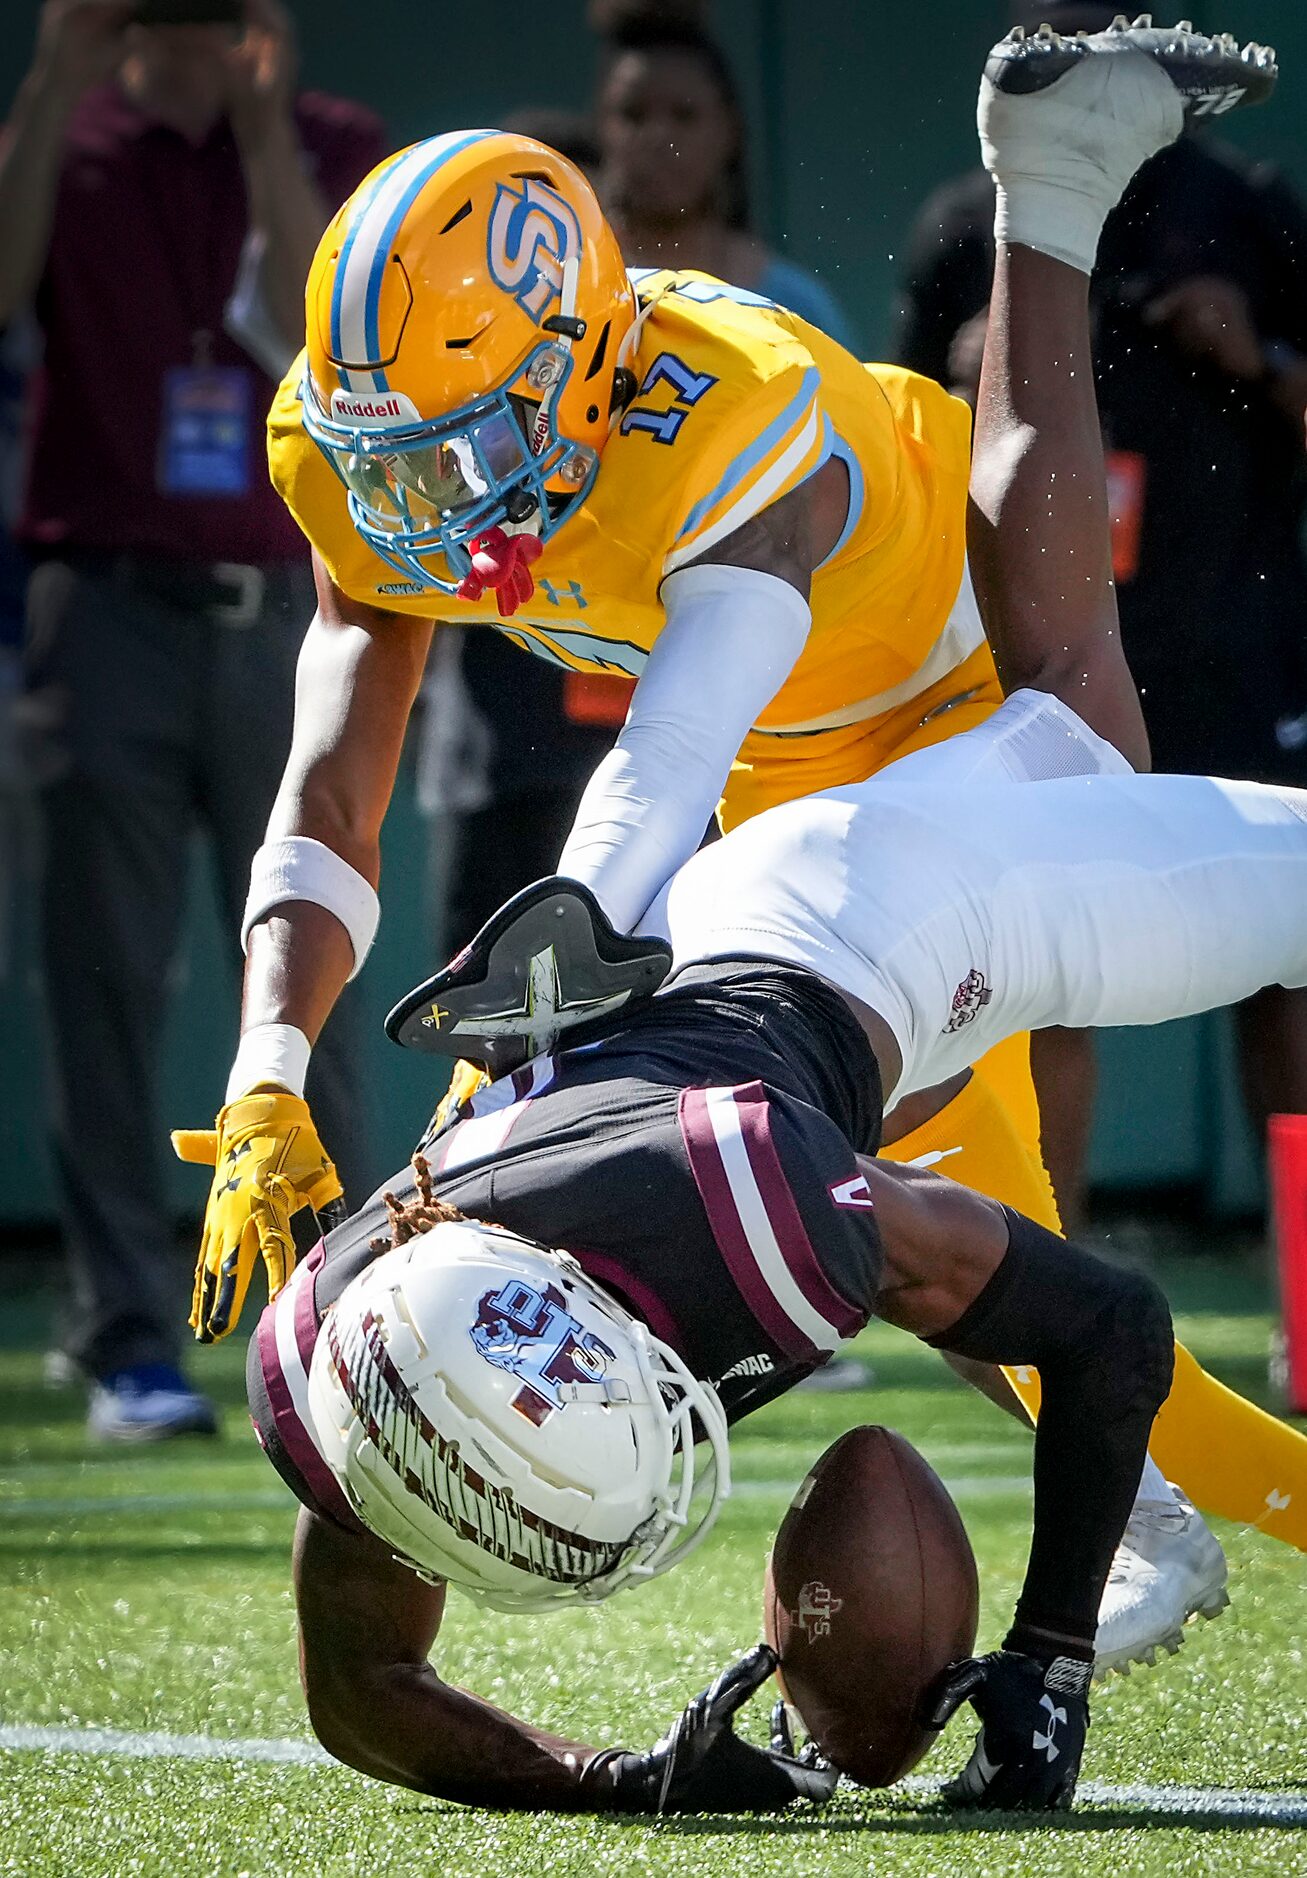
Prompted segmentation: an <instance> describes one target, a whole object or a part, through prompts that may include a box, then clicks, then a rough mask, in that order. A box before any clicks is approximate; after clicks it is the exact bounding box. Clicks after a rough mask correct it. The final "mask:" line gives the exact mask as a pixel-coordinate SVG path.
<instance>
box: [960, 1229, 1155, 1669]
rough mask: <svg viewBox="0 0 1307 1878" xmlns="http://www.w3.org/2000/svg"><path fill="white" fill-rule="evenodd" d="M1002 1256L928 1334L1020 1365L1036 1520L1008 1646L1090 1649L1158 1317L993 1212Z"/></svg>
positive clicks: (1047, 1240) (1141, 1424)
mask: <svg viewBox="0 0 1307 1878" xmlns="http://www.w3.org/2000/svg"><path fill="white" fill-rule="evenodd" d="M1004 1212H1005V1213H1006V1216H1007V1219H1008V1223H1009V1233H1010V1240H1009V1246H1008V1251H1007V1256H1006V1257H1005V1258H1004V1259H1003V1260H1002V1262H1001V1263H1000V1264H999V1266H998V1268H997V1270H996V1271H995V1273H994V1277H993V1278H992V1280H991V1281H990V1283H989V1284H988V1285H987V1286H986V1287H985V1289H984V1290H983V1291H982V1292H981V1293H980V1295H979V1296H978V1297H977V1298H976V1299H975V1301H974V1303H973V1304H972V1305H971V1306H970V1307H969V1308H968V1309H967V1310H966V1311H965V1312H964V1313H963V1315H962V1316H961V1318H959V1320H958V1321H957V1323H955V1324H953V1325H952V1326H951V1327H950V1328H949V1329H948V1330H946V1331H944V1332H941V1333H940V1334H938V1335H936V1336H933V1337H931V1338H930V1339H929V1341H930V1342H931V1343H933V1344H935V1345H936V1346H937V1347H939V1348H941V1349H944V1350H950V1351H955V1352H956V1353H957V1354H959V1355H961V1356H965V1357H971V1358H973V1359H974V1360H976V1361H979V1362H986V1363H1008V1364H1017V1363H1029V1364H1032V1365H1033V1366H1034V1367H1036V1368H1037V1369H1038V1370H1039V1375H1040V1382H1041V1384H1042V1386H1043V1401H1042V1404H1041V1408H1040V1414H1039V1422H1038V1426H1037V1428H1036V1432H1035V1469H1034V1471H1035V1528H1034V1536H1033V1539H1032V1542H1031V1550H1030V1563H1029V1568H1028V1570H1027V1574H1026V1581H1025V1585H1024V1588H1023V1590H1022V1593H1021V1599H1020V1602H1019V1604H1018V1606H1017V1619H1016V1625H1015V1628H1014V1631H1013V1633H1012V1638H1011V1641H1012V1644H1013V1647H1014V1648H1018V1649H1030V1648H1032V1647H1043V1648H1055V1649H1057V1650H1059V1651H1062V1652H1069V1653H1071V1654H1079V1655H1081V1656H1083V1657H1086V1658H1088V1657H1089V1656H1091V1655H1092V1654H1093V1643H1094V1635H1095V1631H1096V1629H1097V1620H1098V1607H1099V1603H1100V1601H1101V1598H1102V1593H1103V1587H1104V1585H1105V1583H1106V1581H1107V1573H1108V1570H1109V1567H1110V1565H1111V1562H1112V1554H1113V1552H1114V1551H1115V1549H1116V1547H1117V1545H1118V1543H1119V1542H1120V1538H1121V1534H1122V1532H1123V1531H1124V1529H1125V1522H1126V1520H1127V1518H1128V1517H1129V1514H1130V1508H1131V1505H1132V1504H1133V1502H1134V1497H1135V1494H1136V1492H1137V1490H1138V1486H1139V1476H1140V1473H1141V1471H1142V1468H1143V1464H1144V1457H1145V1455H1146V1454H1147V1452H1148V1438H1149V1434H1150V1432H1151V1429H1152V1425H1153V1420H1154V1417H1155V1416H1156V1414H1157V1410H1158V1409H1159V1408H1160V1406H1161V1404H1162V1402H1163V1401H1164V1399H1165V1397H1166V1392H1167V1390H1168V1388H1169V1387H1170V1379H1171V1363H1172V1351H1173V1343H1172V1335H1171V1319H1170V1313H1169V1311H1168V1310H1167V1307H1166V1301H1165V1299H1164V1298H1163V1297H1162V1295H1161V1293H1160V1292H1159V1291H1158V1289H1157V1287H1156V1286H1155V1285H1153V1284H1152V1283H1151V1282H1150V1281H1149V1280H1147V1279H1145V1278H1142V1277H1140V1276H1139V1275H1138V1274H1137V1273H1134V1272H1123V1271H1118V1270H1116V1269H1115V1268H1114V1267H1112V1266H1109V1265H1106V1264H1105V1263H1104V1262H1103V1261H1102V1260H1100V1259H1096V1258H1094V1257H1092V1256H1091V1255H1090V1254H1089V1253H1087V1252H1083V1251H1082V1250H1081V1249H1080V1248H1079V1247H1078V1246H1075V1245H1072V1244H1070V1243H1068V1242H1067V1241H1066V1240H1062V1239H1059V1238H1057V1236H1056V1235H1055V1234H1053V1233H1050V1232H1046V1231H1045V1230H1044V1229H1043V1227H1040V1226H1036V1225H1035V1224H1034V1223H1033V1222H1032V1221H1031V1220H1028V1219H1024V1218H1023V1217H1022V1216H1021V1215H1020V1214H1015V1213H1012V1212H1011V1211H1010V1209H1007V1208H1005V1209H1004Z"/></svg>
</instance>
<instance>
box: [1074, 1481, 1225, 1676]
mask: <svg viewBox="0 0 1307 1878" xmlns="http://www.w3.org/2000/svg"><path fill="white" fill-rule="evenodd" d="M1171 1492H1172V1494H1173V1495H1174V1498H1173V1499H1171V1500H1136V1501H1135V1507H1134V1511H1133V1512H1132V1513H1131V1515H1130V1519H1129V1523H1128V1524H1127V1526H1126V1529H1125V1534H1124V1537H1123V1538H1122V1540H1121V1543H1120V1545H1119V1546H1118V1547H1117V1549H1116V1557H1115V1559H1114V1560H1113V1563H1112V1570H1111V1574H1110V1576H1109V1578H1108V1581H1107V1589H1106V1590H1105V1591H1104V1593H1103V1602H1102V1604H1101V1605H1100V1606H1099V1611H1098V1637H1097V1641H1096V1644H1095V1656H1094V1680H1095V1681H1096V1682H1101V1681H1102V1680H1103V1679H1104V1678H1105V1677H1106V1676H1109V1675H1110V1674H1111V1673H1112V1671H1113V1670H1117V1671H1118V1672H1119V1673H1120V1674H1121V1675H1123V1676H1128V1675H1129V1674H1130V1665H1131V1664H1132V1663H1148V1664H1152V1663H1154V1662H1155V1661H1156V1660H1157V1655H1158V1652H1159V1651H1161V1650H1165V1651H1167V1652H1168V1653H1170V1654H1171V1655H1174V1653H1175V1652H1176V1651H1177V1650H1178V1649H1179V1648H1180V1645H1181V1643H1182V1642H1183V1641H1184V1627H1185V1625H1186V1624H1187V1623H1188V1622H1189V1620H1190V1618H1191V1617H1219V1616H1220V1614H1221V1612H1222V1611H1223V1610H1224V1609H1225V1608H1226V1606H1227V1605H1228V1604H1229V1602H1230V1598H1229V1593H1228V1592H1227V1591H1226V1588H1225V1584H1226V1576H1227V1573H1226V1564H1225V1554H1224V1552H1223V1551H1222V1550H1221V1547H1220V1544H1219V1542H1218V1541H1217V1538H1216V1535H1215V1534H1214V1533H1213V1532H1212V1530H1211V1528H1210V1527H1209V1526H1208V1525H1207V1524H1206V1522H1205V1521H1204V1519H1203V1518H1202V1515H1201V1514H1200V1513H1198V1512H1196V1511H1195V1510H1194V1508H1193V1507H1192V1506H1191V1505H1190V1504H1189V1502H1188V1500H1186V1499H1185V1497H1184V1495H1183V1494H1182V1493H1181V1492H1180V1490H1179V1488H1178V1487H1172V1488H1171Z"/></svg>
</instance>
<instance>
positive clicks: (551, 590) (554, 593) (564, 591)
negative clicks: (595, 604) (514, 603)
mask: <svg viewBox="0 0 1307 1878" xmlns="http://www.w3.org/2000/svg"><path fill="white" fill-rule="evenodd" d="M536 586H537V587H539V589H540V591H541V592H542V593H543V594H544V596H545V598H546V599H547V600H548V602H549V604H550V606H574V607H576V608H578V609H579V611H580V612H582V613H584V612H585V610H586V607H587V605H588V604H589V602H588V601H587V600H586V597H585V595H584V593H582V591H581V583H580V581H579V580H569V581H568V583H567V585H566V586H565V587H556V586H555V585H554V583H553V581H552V580H538V581H537V582H536Z"/></svg>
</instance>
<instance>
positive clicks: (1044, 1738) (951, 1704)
mask: <svg viewBox="0 0 1307 1878" xmlns="http://www.w3.org/2000/svg"><path fill="white" fill-rule="evenodd" d="M1092 1674H1093V1664H1092V1663H1080V1662H1077V1661H1076V1660H1075V1659H1074V1658H1073V1657H1069V1656H1056V1657H1054V1658H1053V1659H1052V1661H1051V1662H1045V1661H1041V1660H1040V1659H1039V1658H1038V1657H1034V1656H1022V1655H1019V1654H1018V1653H1017V1651H1015V1650H995V1651H994V1652H993V1654H992V1655H990V1656H972V1657H968V1658H967V1659H966V1660H965V1661H964V1662H961V1663H951V1664H950V1665H949V1667H948V1668H947V1669H946V1670H945V1671H944V1673H943V1675H942V1676H940V1678H939V1679H938V1681H937V1682H936V1683H935V1686H934V1688H933V1689H932V1690H931V1691H930V1693H929V1695H928V1696H927V1698H926V1710H925V1713H924V1714H923V1716H922V1722H923V1725H924V1726H925V1727H927V1728H942V1727H943V1726H944V1724H945V1722H947V1721H948V1720H949V1719H950V1717H951V1716H952V1715H954V1714H955V1713H956V1711H957V1710H958V1708H959V1707H960V1706H961V1705H962V1703H963V1702H965V1701H967V1700H968V1698H970V1701H971V1706H972V1707H973V1708H974V1709H975V1711H976V1713H977V1715H979V1717H980V1719H981V1722H982V1724H983V1726H982V1727H981V1730H980V1732H979V1734H978V1735H977V1736H976V1745H975V1747H974V1748H973V1749H972V1753H971V1759H970V1760H969V1761H968V1762H967V1764H966V1766H965V1767H964V1768H963V1769H962V1772H961V1773H960V1774H959V1775H958V1776H957V1778H956V1779H954V1780H950V1781H949V1782H948V1783H947V1785H946V1786H945V1788H944V1798H945V1800H947V1802H948V1803H949V1805H950V1806H975V1807H992V1808H995V1809H1019V1810H1021V1811H1023V1812H1044V1811H1060V1810H1062V1809H1063V1808H1065V1807H1068V1806H1070V1804H1071V1801H1072V1798H1073V1796H1074V1794H1075V1790H1076V1779H1077V1776H1078V1775H1079V1773H1080V1756H1081V1755H1082V1754H1083V1753H1084V1751H1085V1733H1086V1730H1087V1729H1088V1727H1089V1679H1090V1677H1091V1675H1092Z"/></svg>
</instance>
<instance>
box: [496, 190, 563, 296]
mask: <svg viewBox="0 0 1307 1878" xmlns="http://www.w3.org/2000/svg"><path fill="white" fill-rule="evenodd" d="M580 252H581V225H580V223H579V222H578V221H577V219H576V216H575V215H574V214H573V212H572V210H571V209H570V208H569V207H568V205H567V203H566V202H565V201H564V200H563V198H562V196H560V195H559V194H558V191H557V190H556V189H551V188H550V187H549V185H548V183H542V182H538V181H537V180H536V179H535V178H534V177H527V178H525V179H524V181H523V183H522V186H521V188H520V189H514V188H512V187H511V186H510V185H509V184H508V183H500V185H499V188H498V190H497V191H496V194H495V206H494V208H493V209H492V210H491V212H490V230H489V236H488V245H487V249H486V259H487V261H488V262H489V266H490V277H491V279H492V280H493V281H494V283H495V285H496V286H497V287H502V288H503V290H504V292H505V293H506V294H508V295H510V296H511V298H512V299H514V300H516V301H517V303H518V305H519V306H520V307H521V308H522V311H523V312H524V313H527V314H529V315H530V317H531V318H532V319H533V320H534V321H535V323H536V325H537V326H538V325H539V324H540V322H541V321H542V320H543V319H544V318H545V317H546V316H547V315H548V313H549V310H550V308H551V307H552V306H553V304H554V302H555V300H557V299H558V298H559V297H560V296H561V294H562V291H563V263H564V262H565V261H570V260H571V259H572V257H573V255H578V256H579V255H580Z"/></svg>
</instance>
